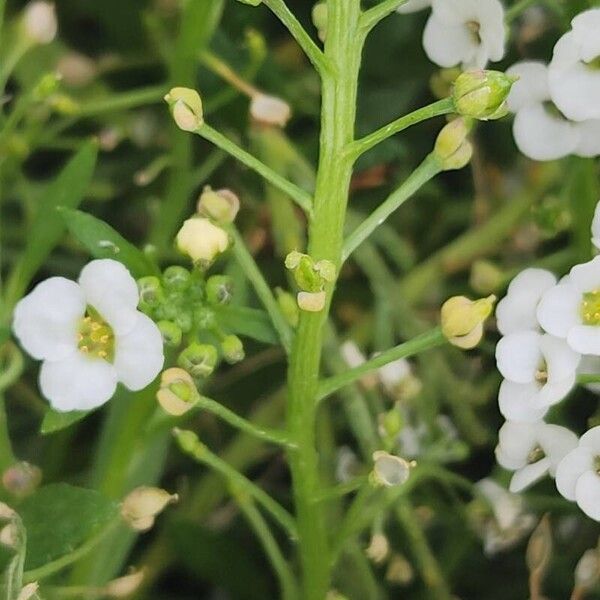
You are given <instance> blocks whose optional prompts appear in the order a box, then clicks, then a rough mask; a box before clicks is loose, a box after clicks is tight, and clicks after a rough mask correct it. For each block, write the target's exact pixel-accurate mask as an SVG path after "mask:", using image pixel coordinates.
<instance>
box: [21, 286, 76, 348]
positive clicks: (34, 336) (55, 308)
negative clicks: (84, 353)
mask: <svg viewBox="0 0 600 600" xmlns="http://www.w3.org/2000/svg"><path fill="white" fill-rule="evenodd" d="M84 314H85V298H84V296H83V291H82V290H81V288H80V287H79V286H78V285H77V284H76V283H75V282H74V281H70V280H68V279H65V278H64V277H51V278H50V279H46V280H45V281H43V282H42V283H39V284H38V285H37V286H36V287H35V288H34V289H33V291H32V292H30V293H29V294H28V295H27V296H25V298H23V299H22V300H21V301H20V302H19V303H18V304H17V306H16V307H15V312H14V320H13V329H14V332H15V335H16V336H17V338H18V339H19V342H20V343H21V345H22V346H23V348H25V350H27V352H28V353H29V354H31V356H33V357H34V358H37V359H38V360H61V359H63V358H65V357H67V356H69V354H72V353H73V352H75V350H76V349H77V327H78V321H79V320H80V319H81V318H82V317H83V315H84Z"/></svg>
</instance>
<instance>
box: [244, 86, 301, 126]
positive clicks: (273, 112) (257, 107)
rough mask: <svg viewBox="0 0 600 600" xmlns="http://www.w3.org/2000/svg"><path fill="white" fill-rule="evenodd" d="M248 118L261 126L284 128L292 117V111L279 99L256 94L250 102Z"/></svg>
mask: <svg viewBox="0 0 600 600" xmlns="http://www.w3.org/2000/svg"><path fill="white" fill-rule="evenodd" d="M250 116H251V117H252V119H254V121H256V122H257V123H261V124H262V125H275V126H278V127H285V126H286V125H287V122H288V121H289V120H290V118H291V116H292V109H291V108H290V105H289V104H288V103H287V102H286V101H285V100H282V99H281V98H277V97H275V96H269V95H268V94H262V93H257V94H255V95H254V96H252V100H251V102H250Z"/></svg>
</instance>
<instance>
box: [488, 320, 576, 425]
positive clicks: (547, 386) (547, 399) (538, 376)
mask: <svg viewBox="0 0 600 600" xmlns="http://www.w3.org/2000/svg"><path fill="white" fill-rule="evenodd" d="M580 358H581V357H580V355H579V354H578V353H577V352H574V351H573V350H572V349H571V348H570V347H569V345H568V344H567V343H566V342H565V341H564V340H561V339H559V338H557V337H554V336H551V335H548V334H541V333H537V332H536V331H521V332H518V333H511V334H510V335H507V336H506V337H504V338H502V339H501V340H500V341H499V342H498V345H497V346H496V361H497V364H498V370H499V371H500V373H501V374H502V376H503V377H505V381H503V382H502V385H501V386H500V394H499V398H498V402H499V404H500V412H501V413H502V415H503V416H504V417H505V418H506V419H508V420H511V421H519V422H529V423H531V422H535V421H538V420H539V419H541V418H542V417H543V416H544V415H545V414H546V411H547V410H548V408H549V407H550V406H552V405H553V404H556V403H557V402H560V401H561V400H562V399H563V398H564V397H565V396H566V395H567V394H568V393H569V392H570V391H571V389H572V388H573V386H574V385H575V380H576V371H577V366H578V364H579V360H580Z"/></svg>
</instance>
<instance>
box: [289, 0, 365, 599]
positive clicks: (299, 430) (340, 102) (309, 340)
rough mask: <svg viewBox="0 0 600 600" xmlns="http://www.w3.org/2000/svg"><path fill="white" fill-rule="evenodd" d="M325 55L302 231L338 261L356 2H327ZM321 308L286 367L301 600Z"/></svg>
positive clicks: (321, 548) (310, 514) (312, 579)
mask: <svg viewBox="0 0 600 600" xmlns="http://www.w3.org/2000/svg"><path fill="white" fill-rule="evenodd" d="M327 7H328V23H329V24H328V30H327V41H326V43H325V55H326V57H327V59H328V60H329V61H330V62H331V64H332V65H333V69H332V70H331V71H330V72H327V73H325V74H324V75H323V78H322V79H323V84H322V108H321V142H320V160H319V167H318V174H317V182H316V189H315V198H314V216H313V218H312V219H311V223H310V229H309V245H308V253H309V254H310V255H311V256H312V257H313V258H314V259H315V260H323V259H325V260H330V261H331V262H333V263H334V265H336V266H337V267H339V266H340V264H341V256H342V243H343V228H344V221H345V213H346V207H347V202H348V192H349V189H350V179H351V176H352V161H351V160H350V158H349V157H347V156H345V155H344V149H345V148H347V147H348V145H349V144H351V143H352V142H353V140H354V120H355V115H356V98H357V89H358V73H359V69H360V59H361V54H362V43H361V42H362V36H361V35H360V32H359V18H360V14H361V13H360V2H359V0H329V1H328V5H327ZM333 287H334V286H333V285H330V286H328V287H327V290H326V291H327V306H326V308H325V309H324V310H323V311H321V312H319V313H307V312H303V313H302V314H301V316H300V323H299V326H298V330H297V333H296V338H295V340H294V346H293V350H292V355H291V357H290V365H289V370H288V393H289V398H288V428H289V430H290V432H291V434H292V436H293V437H294V439H296V440H297V441H298V444H299V449H298V451H295V452H293V453H290V455H289V462H290V468H291V472H292V480H293V489H294V499H295V504H296V513H297V518H298V529H299V532H300V538H299V550H300V558H301V562H302V569H303V594H304V595H303V598H304V599H305V600H323V598H324V597H325V595H326V592H327V589H328V587H329V580H330V561H329V543H328V539H327V528H326V526H325V515H324V513H323V507H322V505H321V504H319V503H315V502H314V501H313V498H314V497H315V496H316V495H317V494H318V492H319V489H320V488H321V482H320V478H319V459H318V454H317V450H316V447H315V442H316V440H315V437H316V436H315V433H316V432H315V422H316V416H317V389H318V381H319V374H320V366H321V356H322V346H323V337H324V329H325V325H326V323H327V317H328V311H329V303H330V302H331V294H332V291H333Z"/></svg>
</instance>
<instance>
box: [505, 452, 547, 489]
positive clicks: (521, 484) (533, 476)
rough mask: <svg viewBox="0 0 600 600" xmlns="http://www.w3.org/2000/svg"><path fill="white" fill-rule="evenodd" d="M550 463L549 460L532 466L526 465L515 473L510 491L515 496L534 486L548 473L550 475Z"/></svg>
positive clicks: (545, 459) (544, 459) (539, 461)
mask: <svg viewBox="0 0 600 600" xmlns="http://www.w3.org/2000/svg"><path fill="white" fill-rule="evenodd" d="M549 466H550V461H549V460H548V459H547V458H543V459H542V460H538V461H537V462H534V463H533V464H531V465H526V466H525V467H523V468H522V469H519V470H518V471H516V472H515V474H514V475H513V476H512V479H511V480H510V486H509V488H508V489H509V490H510V491H511V492H512V493H513V494H518V493H519V492H522V491H523V490H524V489H525V488H528V487H529V486H531V485H533V484H534V483H535V482H536V481H539V480H540V479H541V478H542V477H544V475H546V473H548V467H549Z"/></svg>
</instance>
